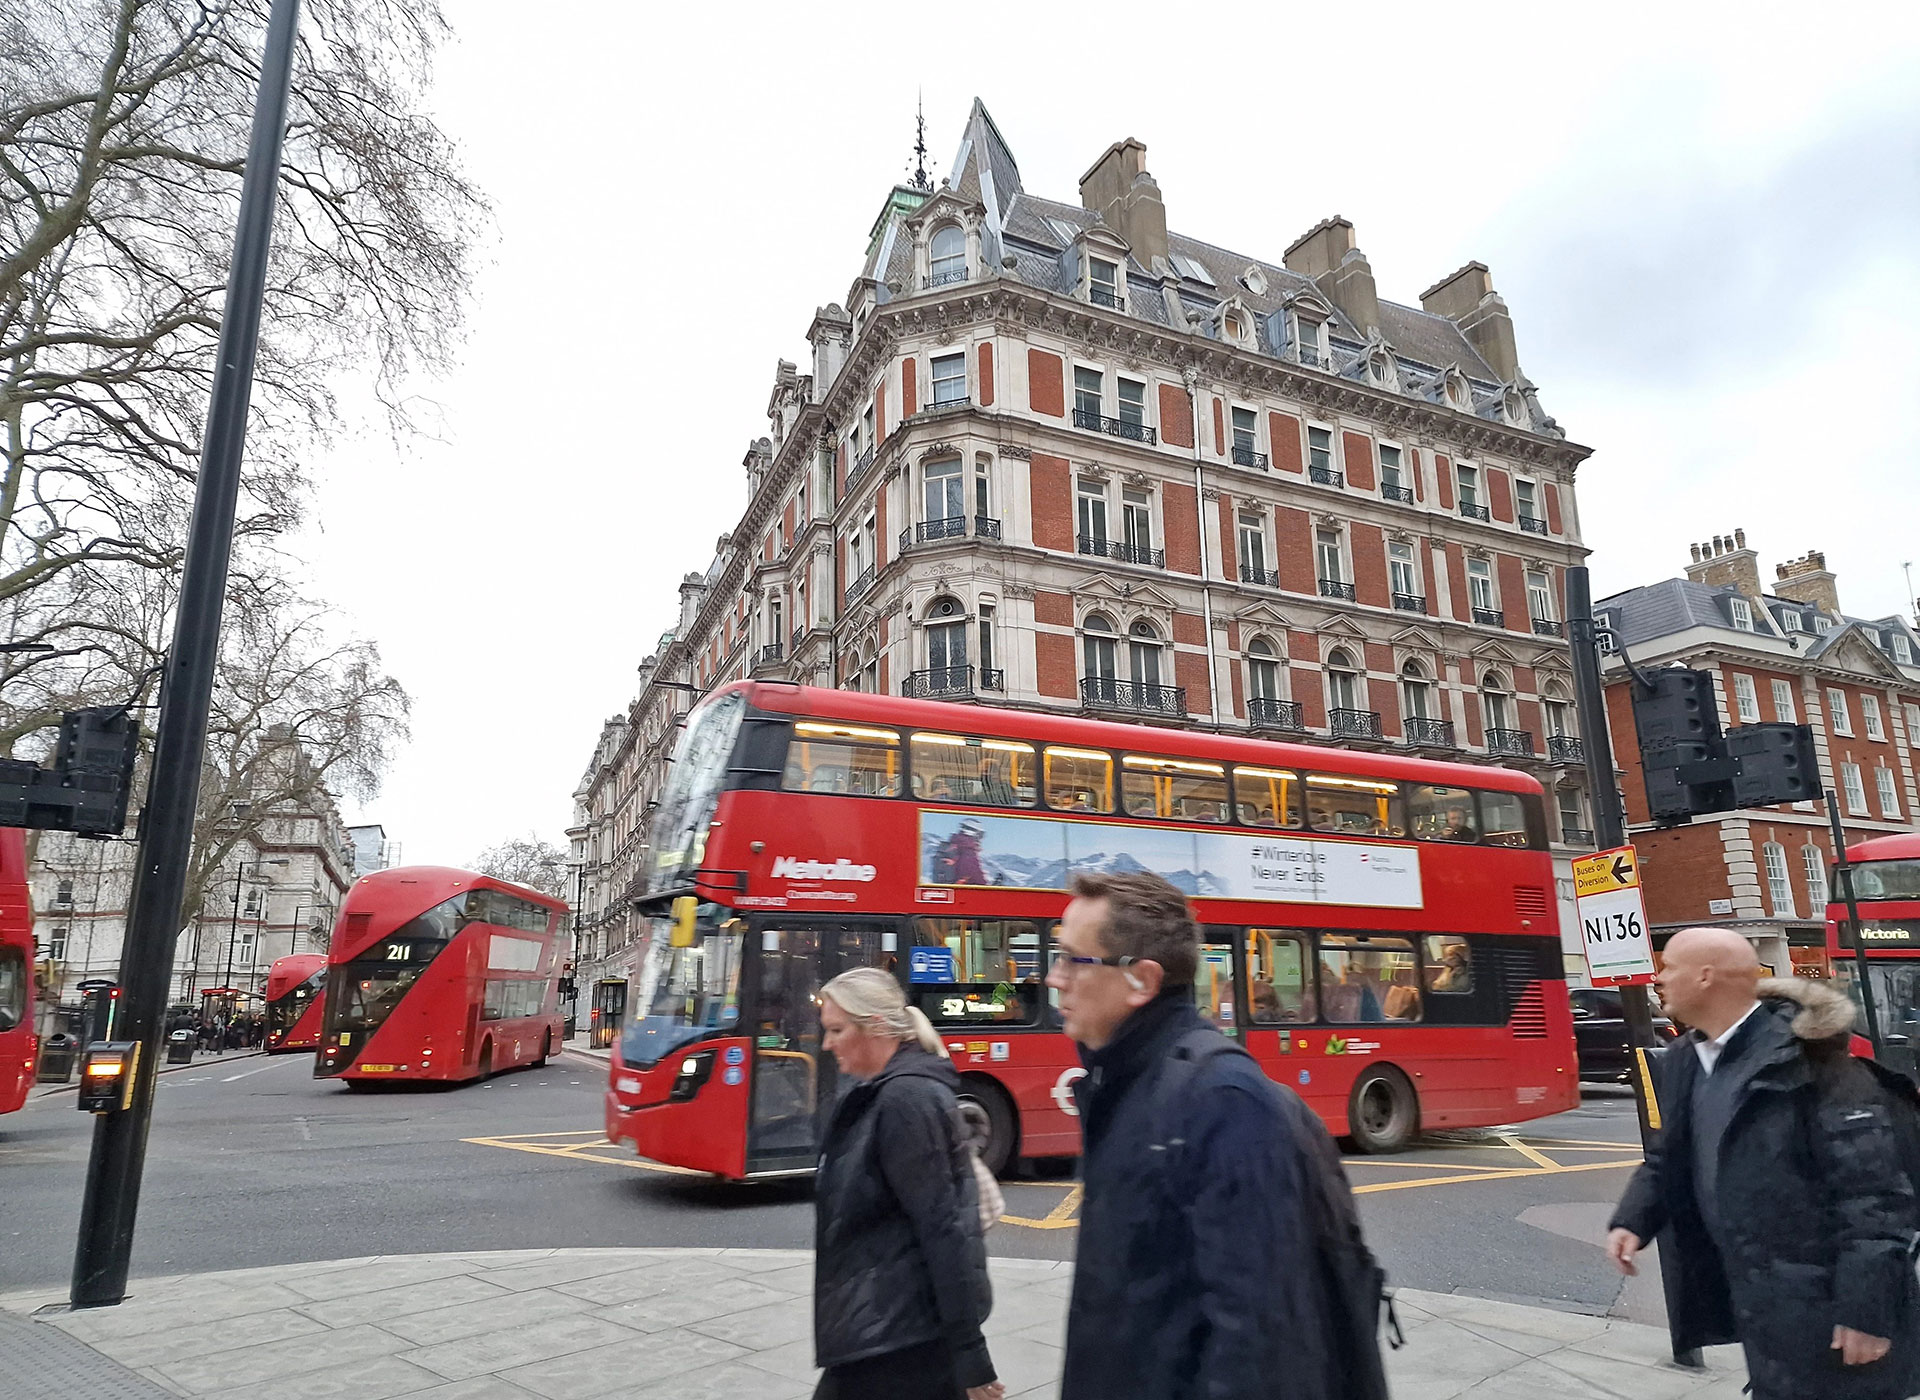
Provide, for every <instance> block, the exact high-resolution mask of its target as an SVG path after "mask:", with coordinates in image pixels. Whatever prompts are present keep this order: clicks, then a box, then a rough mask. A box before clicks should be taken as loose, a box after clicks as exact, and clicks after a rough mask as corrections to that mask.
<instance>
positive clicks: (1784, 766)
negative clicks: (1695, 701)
mask: <svg viewBox="0 0 1920 1400" xmlns="http://www.w3.org/2000/svg"><path fill="white" fill-rule="evenodd" d="M1727 757H1729V758H1731V759H1732V760H1733V764H1734V772H1733V801H1734V805H1735V806H1736V807H1764V806H1767V805H1769V804H1771V803H1775V802H1811V801H1813V800H1814V799H1815V798H1816V797H1818V796H1820V764H1819V760H1818V759H1817V758H1816V757H1815V755H1814V751H1813V730H1812V729H1810V728H1808V727H1807V726H1806V725H1804V724H1742V725H1737V726H1735V727H1734V728H1732V729H1729V730H1728V731H1727Z"/></svg>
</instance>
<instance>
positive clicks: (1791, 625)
mask: <svg viewBox="0 0 1920 1400" xmlns="http://www.w3.org/2000/svg"><path fill="white" fill-rule="evenodd" d="M1780 630H1781V631H1782V632H1804V631H1806V625H1805V624H1804V623H1803V622H1801V621H1800V610H1799V609H1798V608H1782V609H1781V610H1780Z"/></svg>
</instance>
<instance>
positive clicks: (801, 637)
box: [791, 626, 807, 651]
mask: <svg viewBox="0 0 1920 1400" xmlns="http://www.w3.org/2000/svg"><path fill="white" fill-rule="evenodd" d="M806 639H807V629H806V627H805V626H800V627H796V628H794V629H793V637H792V638H791V645H792V647H793V649H794V650H795V651H798V650H800V643H802V642H804V641H805V640H806Z"/></svg>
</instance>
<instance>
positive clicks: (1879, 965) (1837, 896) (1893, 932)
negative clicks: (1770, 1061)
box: [1827, 833, 1920, 1079]
mask: <svg viewBox="0 0 1920 1400" xmlns="http://www.w3.org/2000/svg"><path fill="white" fill-rule="evenodd" d="M1847 860H1848V862H1849V864H1851V866H1852V869H1851V870H1850V871H1849V872H1848V873H1849V874H1850V875H1851V876H1852V879H1853V898H1854V903H1855V905H1856V906H1857V907H1858V908H1859V910H1860V938H1859V942H1860V945H1861V946H1862V947H1863V948H1864V949H1865V951H1866V956H1867V969H1868V971H1867V975H1868V976H1869V977H1870V978H1872V981H1873V998H1874V1003H1873V1004H1874V1012H1875V1015H1876V1018H1877V1019H1878V1021H1879V1022H1880V1047H1881V1048H1880V1058H1881V1060H1882V1061H1883V1062H1884V1063H1885V1064H1887V1065H1888V1067H1890V1068H1892V1069H1897V1070H1899V1071H1900V1072H1901V1073H1903V1074H1906V1075H1908V1076H1909V1077H1912V1078H1916V1079H1920V1063H1916V1059H1917V1057H1916V1050H1920V835H1916V834H1912V833H1906V834H1902V835H1898V836H1880V837H1876V838H1874V839H1873V840H1871V841H1862V842H1860V843H1859V844H1857V845H1853V846H1849V847H1847ZM1830 884H1831V889H1832V897H1833V902H1832V903H1830V904H1828V905H1827V956H1828V959H1829V961H1830V963H1831V965H1832V969H1833V978H1834V981H1835V982H1837V983H1839V984H1840V986H1842V987H1844V988H1845V989H1846V993H1847V995H1848V996H1849V997H1851V998H1852V999H1853V1004H1854V1008H1855V1011H1856V1013H1857V1019H1856V1021H1855V1023H1854V1029H1855V1030H1857V1031H1858V1032H1859V1033H1860V1034H1862V1035H1865V1034H1866V1029H1867V1023H1866V1016H1865V1013H1864V1011H1862V1010H1861V1008H1860V982H1859V977H1858V974H1857V969H1856V967H1855V962H1854V956H1855V955H1854V936H1853V928H1852V925H1851V924H1850V923H1849V922H1848V919H1847V906H1846V904H1845V902H1844V901H1843V900H1842V898H1841V896H1842V893H1843V892H1842V890H1841V888H1840V881H1839V876H1838V874H1837V873H1836V874H1835V875H1834V877H1833V879H1832V880H1831V882H1830Z"/></svg>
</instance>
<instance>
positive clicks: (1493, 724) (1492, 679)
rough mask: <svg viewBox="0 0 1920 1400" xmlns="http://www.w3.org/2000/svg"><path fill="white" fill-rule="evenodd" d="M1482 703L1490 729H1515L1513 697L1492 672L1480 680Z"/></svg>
mask: <svg viewBox="0 0 1920 1400" xmlns="http://www.w3.org/2000/svg"><path fill="white" fill-rule="evenodd" d="M1480 703H1481V705H1482V706H1483V707H1484V708H1485V713H1486V718H1487V728H1488V729H1512V728H1513V697H1512V696H1511V695H1509V694H1508V693H1507V688H1506V686H1505V685H1503V684H1502V683H1501V681H1500V677H1499V676H1498V675H1496V674H1495V673H1494V672H1492V671H1489V672H1487V673H1486V675H1484V676H1482V677H1481V678H1480Z"/></svg>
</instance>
